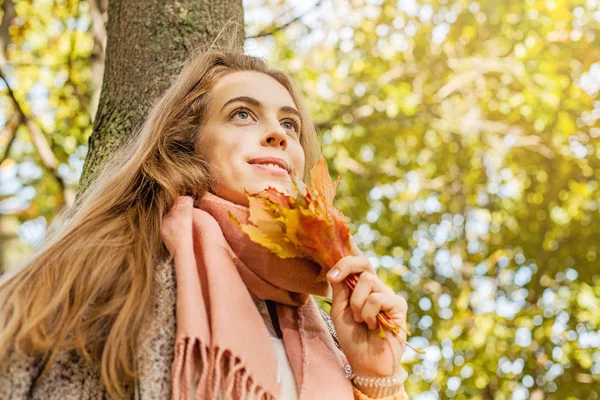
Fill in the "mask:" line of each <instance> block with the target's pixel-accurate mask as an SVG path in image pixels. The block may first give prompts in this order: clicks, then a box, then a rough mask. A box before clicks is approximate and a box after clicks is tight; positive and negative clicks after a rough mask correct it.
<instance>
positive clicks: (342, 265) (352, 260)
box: [327, 256, 375, 283]
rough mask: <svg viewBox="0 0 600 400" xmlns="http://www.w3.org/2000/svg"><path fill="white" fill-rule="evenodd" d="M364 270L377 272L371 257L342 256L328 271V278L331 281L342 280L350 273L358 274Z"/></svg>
mask: <svg viewBox="0 0 600 400" xmlns="http://www.w3.org/2000/svg"><path fill="white" fill-rule="evenodd" d="M363 271H369V272H372V273H375V268H373V266H372V265H371V262H370V261H369V259H368V258H367V257H365V256H346V257H342V258H341V259H340V260H339V261H338V262H337V263H336V264H335V265H334V266H333V268H331V271H329V272H328V273H327V279H329V282H330V283H334V282H341V281H343V280H344V279H346V277H348V275H350V274H358V273H361V272H363Z"/></svg>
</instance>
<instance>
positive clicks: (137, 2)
mask: <svg viewBox="0 0 600 400" xmlns="http://www.w3.org/2000/svg"><path fill="white" fill-rule="evenodd" d="M231 22H233V23H234V24H233V25H232V26H233V27H236V28H237V29H234V28H232V29H229V28H227V29H225V30H224V31H223V32H222V33H221V34H219V33H220V32H221V30H222V29H223V27H225V25H226V24H227V23H231ZM243 26H244V16H243V8H242V1H241V0H218V1H217V0H110V2H109V6H108V26H107V34H108V39H107V45H106V57H105V60H106V63H105V70H104V81H103V84H102V91H101V93H100V101H99V104H98V110H97V112H96V117H95V120H94V129H93V133H92V135H91V136H90V138H89V142H88V146H89V150H88V154H87V157H86V160H85V164H84V167H83V172H82V176H81V180H80V189H79V194H81V193H83V191H84V190H85V188H86V187H87V186H89V183H90V182H91V180H92V179H93V176H94V175H95V174H96V173H97V172H98V171H99V168H100V167H101V166H102V163H103V161H104V160H105V158H106V156H107V155H108V154H111V153H112V152H113V151H114V150H115V149H116V148H118V146H119V145H120V144H121V143H122V141H123V140H124V139H125V138H126V137H127V136H128V135H131V134H133V133H135V129H136V128H137V127H139V124H140V123H141V122H142V121H143V118H144V116H145V115H146V113H147V112H148V110H149V108H150V107H151V105H152V104H153V103H154V101H155V100H156V99H157V98H158V97H159V96H160V95H161V94H162V93H163V92H164V91H165V90H166V89H167V88H168V87H169V85H170V84H171V82H172V80H173V78H174V77H175V76H176V75H177V74H178V73H179V71H180V70H181V67H182V66H183V63H184V61H185V60H186V58H187V57H188V56H189V55H190V53H191V52H192V51H193V50H194V49H195V48H197V47H200V46H206V45H210V44H211V43H213V41H214V40H215V39H216V38H217V37H218V41H217V43H218V44H226V43H232V42H233V43H235V46H239V48H240V49H241V48H242V46H243V41H244V29H243ZM232 35H235V37H232ZM88 178H92V179H88Z"/></svg>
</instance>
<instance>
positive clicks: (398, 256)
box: [0, 0, 600, 400]
mask: <svg viewBox="0 0 600 400" xmlns="http://www.w3.org/2000/svg"><path fill="white" fill-rule="evenodd" d="M106 7H107V5H106V2H105V1H97V0H90V1H84V0H81V1H78V0H62V1H59V0H56V1H50V0H33V1H32V0H29V1H25V0H12V1H7V0H4V1H3V5H2V9H3V19H2V22H1V24H0V47H1V49H0V52H1V54H0V73H1V76H0V126H2V131H1V132H0V157H1V158H0V263H2V264H3V265H4V267H5V268H11V267H12V266H15V265H18V264H19V262H21V261H22V260H24V259H26V257H27V255H28V254H29V252H30V251H31V248H32V246H35V244H36V243H37V242H38V241H39V240H40V238H41V237H43V234H44V231H45V229H46V226H47V225H48V224H49V223H50V222H51V220H52V218H53V216H54V215H56V213H57V212H58V211H59V209H60V208H61V207H63V206H64V205H65V204H67V205H68V204H70V202H72V199H73V196H74V193H75V192H76V191H77V185H78V180H79V177H80V174H81V169H82V166H83V161H84V159H85V156H86V154H87V139H88V137H89V135H90V134H91V130H92V125H91V121H92V120H93V116H94V114H95V109H96V106H97V103H98V95H99V90H100V85H101V83H102V69H103V63H104V48H105V36H106V30H105V22H106ZM244 9H245V19H246V33H247V39H246V43H245V49H246V53H247V54H251V55H256V56H259V57H264V58H265V59H266V60H267V61H269V62H270V63H272V64H273V65H274V66H277V67H280V68H282V69H284V70H286V71H288V72H289V73H291V74H292V75H293V76H294V77H295V79H296V81H297V83H298V84H299V86H300V87H301V88H302V90H303V92H304V94H305V95H306V98H307V101H308V103H309V106H310V110H311V111H312V114H313V116H314V119H315V121H316V122H317V123H318V125H319V128H320V132H321V136H322V137H321V142H322V144H323V151H324V155H325V157H326V158H327V160H328V162H329V167H330V171H331V172H332V175H333V176H334V177H335V176H337V175H339V174H341V175H342V177H343V178H342V182H341V184H340V186H339V189H338V196H337V199H336V205H337V206H338V207H339V208H340V209H341V210H342V211H343V212H344V213H345V214H346V215H348V216H349V217H350V218H351V219H352V226H351V230H352V232H353V234H354V236H355V239H356V241H357V243H358V244H359V247H360V248H361V249H362V250H363V251H364V252H365V253H366V254H367V255H368V256H369V257H371V260H372V263H373V264H374V265H375V266H377V267H378V274H379V276H380V277H381V278H382V279H384V280H385V281H386V282H387V283H388V284H389V285H390V286H391V287H393V288H394V289H395V290H396V291H397V292H398V293H400V294H402V295H403V296H405V297H406V298H407V299H408V303H409V315H408V318H409V327H410V328H411V331H412V332H413V336H412V337H411V339H410V342H411V344H413V345H414V346H417V347H421V348H423V349H425V350H426V351H427V354H426V355H425V356H419V355H418V354H416V353H414V352H413V351H412V350H410V349H407V350H406V353H405V356H404V364H405V366H406V368H407V370H408V371H409V373H410V376H409V378H408V381H407V391H408V393H409V395H410V396H411V398H413V399H443V398H453V399H515V400H518V399H598V398H600V268H599V267H600V254H599V253H600V211H599V207H600V183H599V180H600V122H599V119H600V97H599V96H598V94H599V91H600V37H599V34H600V31H599V28H600V2H599V1H598V0H586V1H583V0H581V1H575V0H574V1H564V0H545V1H539V0H523V1H495V2H477V1H450V0H447V1H426V0H418V1H417V0H400V1H397V2H395V1H388V0H372V1H367V0H352V1H350V0H344V1H341V0H321V1H314V0H313V1H308V2H302V1H300V0H298V1H288V2H283V1H274V0H266V1H261V0H246V1H245V2H244Z"/></svg>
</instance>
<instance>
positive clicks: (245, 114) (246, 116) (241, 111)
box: [230, 108, 252, 121]
mask: <svg viewBox="0 0 600 400" xmlns="http://www.w3.org/2000/svg"><path fill="white" fill-rule="evenodd" d="M230 118H232V119H233V118H237V119H240V120H242V121H248V120H250V119H252V113H251V112H250V110H248V109H247V108H238V109H236V110H234V111H233V112H232V113H231V117H230Z"/></svg>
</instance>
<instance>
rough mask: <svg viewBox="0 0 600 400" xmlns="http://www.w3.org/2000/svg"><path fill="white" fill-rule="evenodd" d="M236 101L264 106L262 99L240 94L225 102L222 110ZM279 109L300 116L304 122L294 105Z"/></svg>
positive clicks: (259, 106) (300, 118)
mask: <svg viewBox="0 0 600 400" xmlns="http://www.w3.org/2000/svg"><path fill="white" fill-rule="evenodd" d="M236 101H239V102H243V103H248V104H252V105H253V106H256V107H258V108H263V105H262V103H261V102H260V101H258V100H256V99H255V98H254V97H248V96H238V97H234V98H232V99H229V100H228V101H227V102H226V103H225V104H223V107H221V111H223V109H224V108H225V107H227V106H228V105H229V104H231V103H235V102H236ZM279 111H283V112H286V113H289V114H294V115H295V116H296V117H298V119H299V120H300V122H303V121H302V115H301V114H300V112H299V111H298V110H296V109H295V108H294V107H290V106H282V107H280V108H279Z"/></svg>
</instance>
